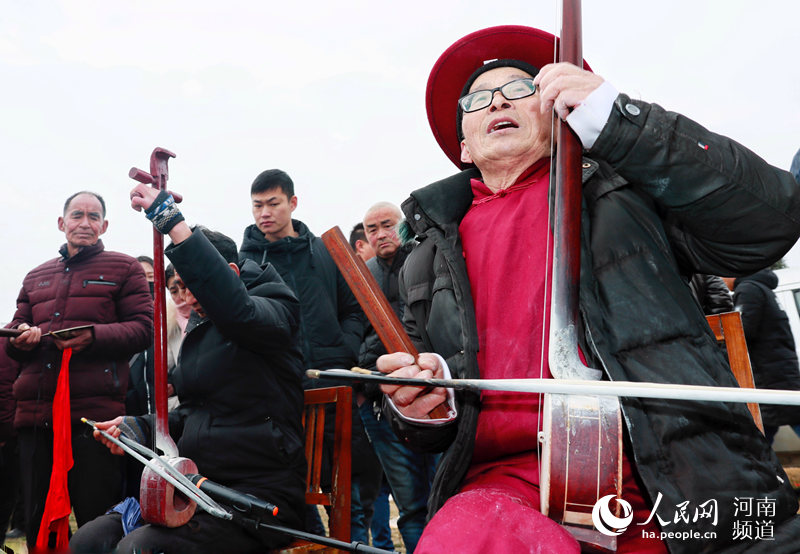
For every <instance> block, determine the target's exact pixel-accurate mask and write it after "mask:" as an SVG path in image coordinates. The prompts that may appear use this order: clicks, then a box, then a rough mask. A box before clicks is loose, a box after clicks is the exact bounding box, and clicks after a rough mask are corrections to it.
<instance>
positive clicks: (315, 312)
mask: <svg viewBox="0 0 800 554" xmlns="http://www.w3.org/2000/svg"><path fill="white" fill-rule="evenodd" d="M250 200H251V202H252V208H253V218H254V219H255V223H254V224H253V225H250V226H248V227H247V228H246V229H245V231H244V238H243V240H242V248H241V252H240V254H239V255H240V258H241V259H243V260H244V259H250V260H254V261H255V262H257V263H259V264H261V265H263V264H265V263H271V264H272V265H274V266H275V268H276V269H277V270H278V272H279V273H280V274H281V277H283V280H284V281H286V284H287V285H289V287H290V288H291V289H292V290H293V291H294V292H295V294H296V295H297V298H298V300H300V311H301V318H300V345H301V348H302V350H303V358H304V364H305V367H306V368H315V369H330V368H350V367H353V366H354V365H356V363H357V361H358V351H359V348H360V347H361V339H362V336H363V334H364V327H365V324H366V322H365V319H364V314H363V312H362V311H361V307H360V306H359V305H358V302H357V301H356V299H355V297H354V296H353V293H352V292H351V291H350V287H349V286H348V285H347V282H346V281H345V280H344V277H342V274H341V273H340V272H339V269H338V268H337V267H336V264H335V263H334V261H333V259H332V258H331V256H330V254H328V251H327V249H326V248H325V245H324V244H323V242H322V239H320V238H318V237H315V236H314V234H313V233H312V232H311V230H309V228H308V227H307V226H306V225H305V223H303V222H302V221H299V220H296V219H292V212H294V210H295V208H297V196H295V194H294V182H292V179H291V177H289V175H287V174H286V172H284V171H281V170H280V169H268V170H266V171H263V172H262V173H260V174H259V175H258V176H257V177H256V178H255V180H254V181H253V184H252V186H251V187H250ZM304 383H305V387H306V388H311V387H314V386H330V383H325V384H323V385H317V384H315V383H312V382H311V381H310V380H307V379H306V380H305V381H304ZM353 406H354V408H353V410H354V411H353V442H352V455H353V470H352V471H353V487H352V495H351V537H352V539H353V540H358V541H361V542H366V541H367V538H368V537H367V529H368V523H369V519H370V518H371V517H372V516H371V500H369V499H367V501H366V502H365V503H364V506H362V503H361V494H360V492H361V487H360V486H359V475H360V474H361V473H362V470H363V469H367V468H364V467H362V465H361V464H362V463H363V461H364V460H365V459H367V457H368V456H371V452H370V450H371V448H372V447H371V446H370V445H369V443H368V442H367V437H366V435H365V433H364V430H363V426H362V425H361V423H360V421H361V420H360V419H359V417H358V413H357V411H356V407H355V401H354V404H353ZM328 419H330V420H331V422H332V418H328ZM326 437H327V440H326V445H327V446H326V451H329V448H328V446H330V445H331V444H332V442H331V441H332V440H333V427H332V426H330V428H328V427H326ZM331 452H332V450H331ZM361 453H363V455H362V454H361ZM326 473H327V472H326ZM375 494H377V491H375V492H373V493H369V494H368V496H369V497H370V498H372V497H374V495H375ZM309 510H310V512H309V514H310V515H309V517H310V521H309V524H308V525H309V530H310V531H317V532H320V531H321V530H322V529H321V524H320V523H319V518H318V517H317V516H316V509H314V508H309Z"/></svg>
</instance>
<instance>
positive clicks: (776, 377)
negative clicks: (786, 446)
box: [725, 269, 800, 442]
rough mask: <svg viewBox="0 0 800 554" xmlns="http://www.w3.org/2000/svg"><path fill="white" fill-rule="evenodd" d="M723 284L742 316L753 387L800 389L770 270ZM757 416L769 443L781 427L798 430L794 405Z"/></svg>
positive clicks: (766, 407) (799, 410)
mask: <svg viewBox="0 0 800 554" xmlns="http://www.w3.org/2000/svg"><path fill="white" fill-rule="evenodd" d="M725 282H726V283H727V284H728V286H729V287H730V289H731V290H732V291H733V302H734V304H735V306H736V310H737V311H739V312H741V313H742V326H743V327H744V338H745V340H746V341H747V351H748V353H749V354H750V362H751V364H752V366H753V380H754V381H755V385H756V388H759V389H783V390H800V367H799V366H798V362H797V350H796V349H795V344H794V336H793V335H792V328H791V326H790V325H789V317H788V316H787V315H786V312H784V311H783V309H782V308H781V307H780V305H779V304H778V300H777V298H775V293H774V292H773V291H774V290H775V287H777V286H778V276H777V275H776V274H775V272H774V271H772V270H771V269H762V270H761V271H758V272H756V273H753V274H752V275H747V276H746V277H739V278H738V279H731V278H725ZM761 417H762V418H763V420H764V434H766V436H767V439H768V440H769V441H770V442H772V439H773V438H774V437H775V433H777V432H778V427H780V426H781V425H792V426H794V427H795V429H800V407H798V406H775V405H770V404H761Z"/></svg>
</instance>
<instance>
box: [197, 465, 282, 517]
mask: <svg viewBox="0 0 800 554" xmlns="http://www.w3.org/2000/svg"><path fill="white" fill-rule="evenodd" d="M186 477H187V478H188V479H189V480H190V481H191V482H192V483H194V484H195V486H196V487H197V488H198V489H200V490H201V491H203V492H204V493H206V494H207V495H208V496H210V497H211V498H213V499H214V500H219V501H221V502H224V503H225V504H228V505H229V506H230V507H231V508H233V509H234V510H236V511H237V512H239V513H242V514H246V515H267V514H269V515H272V516H277V515H278V507H277V506H276V505H275V504H270V503H269V502H267V501H266V500H262V499H260V498H257V497H255V496H253V495H252V494H246V493H243V492H239V491H235V490H233V489H231V488H228V487H225V486H223V485H220V484H218V483H215V482H213V481H209V480H208V479H207V478H205V477H203V476H202V475H197V474H193V473H188V474H186Z"/></svg>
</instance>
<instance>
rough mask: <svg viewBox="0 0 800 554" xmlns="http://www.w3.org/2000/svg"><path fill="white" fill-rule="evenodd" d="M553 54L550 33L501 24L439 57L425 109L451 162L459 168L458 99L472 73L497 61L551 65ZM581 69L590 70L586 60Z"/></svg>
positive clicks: (554, 46) (473, 35)
mask: <svg viewBox="0 0 800 554" xmlns="http://www.w3.org/2000/svg"><path fill="white" fill-rule="evenodd" d="M556 52H557V41H556V38H555V36H553V35H552V34H550V33H548V32H546V31H541V30H539V29H534V28H533V27H524V26H522V25H502V26H499V27H489V28H488V29H482V30H480V31H475V32H474V33H471V34H469V35H467V36H465V37H464V38H461V39H459V40H457V41H456V42H455V43H454V44H453V45H452V46H450V48H448V49H447V50H445V51H444V54H442V55H441V56H439V59H438V60H437V61H436V63H435V64H434V66H433V69H432V70H431V74H430V77H428V88H427V90H426V91H425V107H426V109H427V111H428V122H429V123H430V125H431V130H432V131H433V136H434V137H436V141H437V142H438V143H439V146H441V148H442V150H444V153H445V154H447V157H448V158H450V161H452V162H453V163H454V164H456V166H458V167H459V168H460V167H461V146H460V144H461V143H460V141H459V140H458V133H457V129H456V120H457V113H458V99H459V97H460V95H461V90H462V89H463V88H464V84H466V82H467V79H469V77H470V76H471V75H472V73H473V72H474V71H475V70H476V69H478V68H479V67H480V66H482V65H483V64H484V63H485V62H488V61H491V60H496V59H513V60H520V61H523V62H527V63H529V64H531V65H533V66H534V67H539V68H541V67H544V66H545V65H547V64H548V63H552V62H553V60H554V59H555V56H556ZM583 67H584V69H590V68H589V66H588V65H587V64H586V61H584V62H583Z"/></svg>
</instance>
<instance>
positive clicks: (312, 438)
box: [277, 387, 353, 554]
mask: <svg viewBox="0 0 800 554" xmlns="http://www.w3.org/2000/svg"><path fill="white" fill-rule="evenodd" d="M304 396H305V410H304V412H303V427H304V429H305V433H306V461H307V462H308V471H307V473H306V504H307V505H314V506H330V511H329V514H330V515H329V517H328V535H329V536H330V537H331V538H334V539H338V540H340V541H344V542H348V543H349V542H350V478H351V475H350V468H351V465H352V462H351V455H350V443H351V436H352V416H353V412H352V399H353V389H351V388H350V387H330V388H324V389H310V390H306V391H304ZM329 404H335V406H336V408H335V416H334V417H335V428H334V429H335V430H334V438H333V459H332V460H331V465H332V471H331V476H330V477H331V478H330V483H331V487H330V490H329V491H324V490H323V489H322V482H323V473H322V472H323V463H322V442H323V436H324V430H325V417H326V413H325V406H326V405H329ZM328 550H329V547H325V546H323V545H320V544H315V543H312V542H308V541H304V540H300V539H296V540H294V541H293V542H292V543H291V544H290V545H289V546H287V547H285V548H283V549H281V550H278V551H277V552H280V553H286V554H288V553H291V554H297V553H300V552H312V551H328ZM332 551H334V552H335V551H336V550H332Z"/></svg>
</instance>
